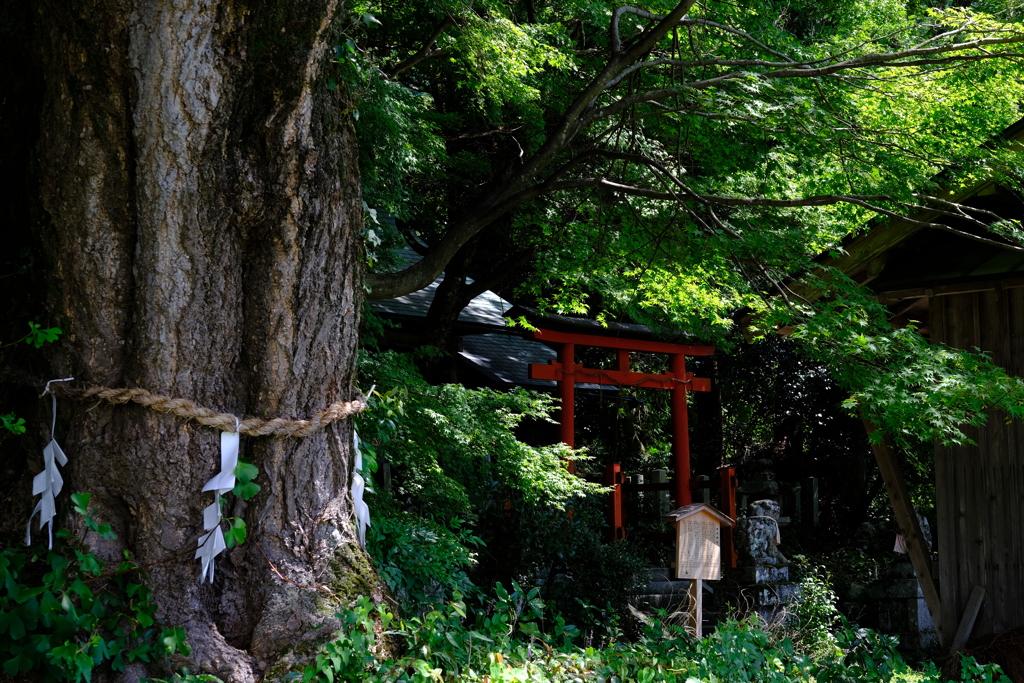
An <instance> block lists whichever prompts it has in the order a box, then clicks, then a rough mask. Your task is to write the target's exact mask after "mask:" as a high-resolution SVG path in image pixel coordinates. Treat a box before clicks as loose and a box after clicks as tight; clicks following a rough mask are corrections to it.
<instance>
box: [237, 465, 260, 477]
mask: <svg viewBox="0 0 1024 683" xmlns="http://www.w3.org/2000/svg"><path fill="white" fill-rule="evenodd" d="M259 473H260V469H259V468H258V467H256V465H253V464H252V463H251V462H249V461H248V460H239V461H238V465H236V466H235V478H236V479H238V480H239V481H245V482H248V481H252V480H253V479H255V478H256V475H258V474H259Z"/></svg>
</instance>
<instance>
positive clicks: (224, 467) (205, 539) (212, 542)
mask: <svg viewBox="0 0 1024 683" xmlns="http://www.w3.org/2000/svg"><path fill="white" fill-rule="evenodd" d="M236 467H238V419H237V418H236V419H235V431H234V432H221V433H220V473H219V474H217V476H215V477H214V478H213V479H211V480H210V481H208V482H206V486H204V487H203V491H213V492H214V501H213V503H211V504H210V505H208V506H206V509H204V510H203V529H205V530H206V532H207V533H205V534H203V535H202V536H201V537H200V538H199V549H198V550H196V557H195V559H197V560H200V561H201V562H202V567H203V571H202V573H201V574H200V575H199V582H200V583H202V582H203V581H204V580H205V579H206V577H207V575H209V577H210V583H213V570H214V563H213V558H215V557H217V556H218V555H220V554H221V553H222V552H224V550H225V549H226V548H227V543H225V542H224V531H223V530H222V529H221V528H220V522H221V504H220V501H221V495H223V494H225V493H227V492H228V491H230V490H231V489H233V488H235V468H236Z"/></svg>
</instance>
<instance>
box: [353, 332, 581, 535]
mask: <svg viewBox="0 0 1024 683" xmlns="http://www.w3.org/2000/svg"><path fill="white" fill-rule="evenodd" d="M360 376H361V381H362V382H372V383H373V384H376V385H377V386H380V387H382V388H383V387H390V389H389V390H388V393H387V394H384V395H383V396H382V398H381V399H380V400H374V401H372V402H371V403H370V406H369V408H368V409H367V411H365V413H364V414H363V415H362V416H360V419H359V423H358V424H359V433H360V436H361V438H362V440H363V442H364V444H365V446H364V448H365V449H368V452H369V453H371V454H373V455H374V456H375V459H376V457H379V455H380V454H382V453H383V454H385V455H386V457H387V459H388V461H389V463H390V465H391V468H392V471H393V481H394V484H393V491H392V492H391V493H390V494H389V496H388V497H390V498H391V499H392V500H394V501H402V502H403V503H404V504H406V505H412V506H415V507H417V508H419V509H421V510H423V511H429V514H430V516H432V517H434V518H435V519H444V520H447V519H451V518H453V517H459V518H460V519H463V520H466V521H468V522H470V523H472V522H473V521H475V519H476V517H477V515H478V514H479V511H481V510H484V509H486V508H487V507H488V503H489V501H492V499H494V498H495V497H496V496H500V495H508V493H512V492H514V493H515V494H516V495H517V496H520V497H521V498H522V500H523V501H524V502H525V503H526V504H529V505H540V506H546V507H551V508H555V509H560V510H564V509H565V508H566V506H568V505H569V504H570V503H571V502H572V501H574V500H577V499H581V498H583V497H584V496H586V495H587V494H589V493H592V492H594V491H597V490H599V487H595V486H593V485H591V484H588V483H587V482H585V481H581V480H580V479H579V478H578V477H574V476H572V475H570V474H569V473H568V472H567V471H566V469H565V467H564V461H565V460H568V459H578V458H580V457H581V456H580V455H579V454H575V453H573V452H572V451H570V450H569V449H568V448H566V447H565V446H564V445H562V444H557V445H552V446H530V445H528V444H526V443H524V442H522V441H519V440H518V439H517V438H516V435H515V431H514V430H515V429H516V427H517V426H518V425H519V424H520V423H522V422H523V421H524V420H526V419H533V420H546V419H547V415H548V411H549V409H550V406H551V404H552V399H551V398H550V397H548V396H546V395H543V394H539V393H535V392H530V391H526V390H523V389H516V390H514V391H511V392H507V393H503V392H500V391H494V390H490V389H467V388H465V387H461V386H458V385H452V384H446V385H441V386H431V385H430V384H428V383H427V382H426V381H425V380H423V378H422V377H421V376H420V375H419V373H418V371H417V370H416V368H415V366H414V365H413V363H412V360H411V359H410V358H409V357H407V356H404V355H402V354H397V353H394V352H390V351H389V352H382V353H369V352H364V353H363V355H362V357H361V361H360ZM398 397H402V398H401V403H402V405H401V407H400V408H399V406H398V404H397V403H396V401H397V400H398ZM392 432H393V433H392ZM364 452H367V451H365V450H364ZM406 501H408V502H406ZM381 503H383V504H384V505H385V506H387V505H388V504H389V502H388V500H387V499H386V498H385V499H384V500H378V505H380V504H381Z"/></svg>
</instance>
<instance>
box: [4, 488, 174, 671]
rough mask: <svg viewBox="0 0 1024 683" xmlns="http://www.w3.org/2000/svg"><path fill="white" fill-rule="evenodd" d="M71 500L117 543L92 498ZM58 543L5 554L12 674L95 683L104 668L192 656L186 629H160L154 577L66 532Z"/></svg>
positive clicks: (87, 522)
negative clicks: (104, 556) (92, 509)
mask: <svg viewBox="0 0 1024 683" xmlns="http://www.w3.org/2000/svg"><path fill="white" fill-rule="evenodd" d="M71 499H72V502H73V504H74V506H75V511H76V512H77V513H78V514H80V515H82V516H83V521H84V526H85V528H86V529H88V530H89V531H92V532H94V533H96V534H98V535H99V536H100V537H102V538H106V539H113V538H115V537H116V536H115V534H114V533H113V531H111V529H110V525H109V524H101V523H98V522H97V521H95V520H94V519H93V518H92V517H91V516H90V515H89V511H88V507H89V501H90V495H89V494H87V493H77V494H74V495H72V496H71ZM55 545H56V548H57V550H55V551H47V550H45V549H41V548H37V547H36V548H25V549H21V548H7V549H4V550H3V551H0V586H2V587H0V659H2V660H3V668H4V671H5V672H6V673H7V674H8V675H10V676H13V677H18V676H22V675H26V674H28V673H29V672H33V675H38V676H41V678H42V680H47V681H76V682H77V681H83V680H84V681H87V682H88V681H91V680H92V675H93V673H94V671H95V670H96V669H97V668H99V667H109V668H110V669H112V670H114V671H123V670H124V668H125V666H126V665H127V664H128V663H129V662H135V661H142V662H154V663H160V662H163V661H164V660H165V659H166V657H168V656H170V655H172V654H174V653H181V654H183V655H187V654H188V651H189V650H188V645H187V644H186V642H185V631H184V629H182V628H162V627H161V626H160V625H159V624H158V623H157V621H156V617H155V614H156V604H154V602H153V598H152V593H151V592H150V589H149V587H148V585H147V581H146V577H145V575H144V574H143V573H142V571H141V569H140V568H139V567H138V565H136V564H135V563H134V562H133V561H132V560H131V558H130V557H129V556H128V554H127V552H126V553H125V557H124V560H123V561H121V562H120V563H119V564H117V565H116V566H108V565H107V564H106V563H105V562H103V561H102V560H100V559H99V558H97V557H96V556H95V555H94V554H92V553H90V552H87V551H86V550H85V549H84V546H82V544H81V543H80V542H78V541H77V540H76V539H74V538H72V537H71V534H70V533H69V532H68V531H66V530H61V531H59V532H57V540H56V544H55Z"/></svg>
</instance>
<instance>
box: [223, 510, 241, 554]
mask: <svg viewBox="0 0 1024 683" xmlns="http://www.w3.org/2000/svg"><path fill="white" fill-rule="evenodd" d="M226 521H227V522H228V523H229V524H228V528H227V529H226V530H225V531H224V542H225V544H226V545H227V546H228V547H229V548H233V547H234V546H236V545H242V544H243V543H245V533H246V529H245V520H244V519H241V518H240V517H229V518H228V519H227V520H226Z"/></svg>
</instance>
